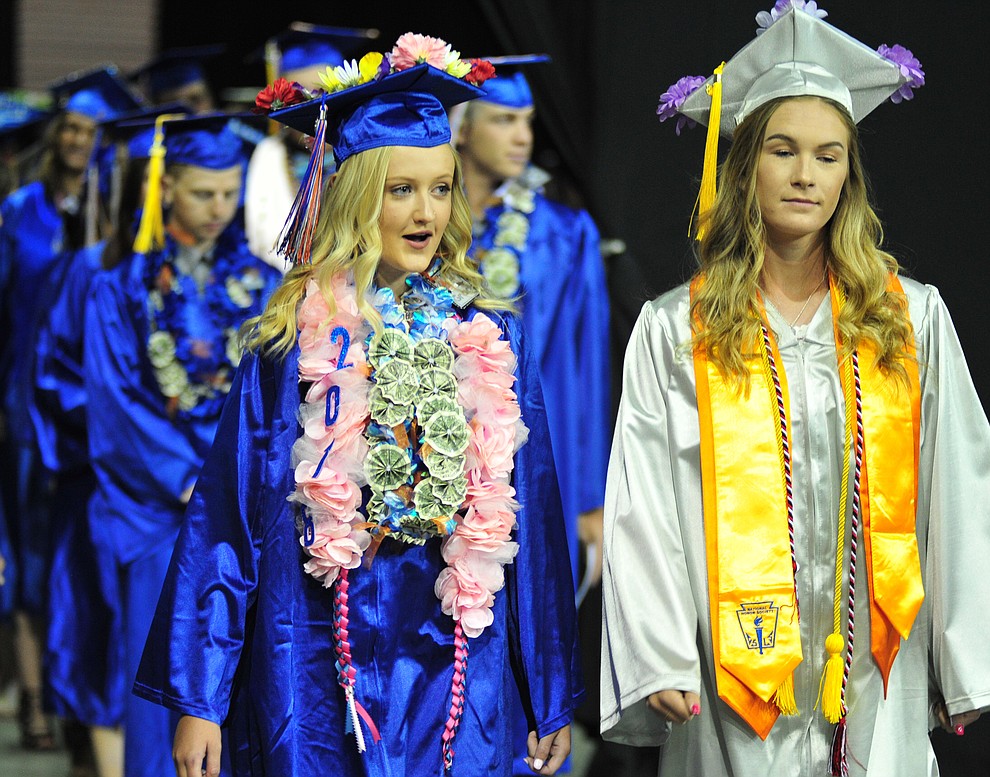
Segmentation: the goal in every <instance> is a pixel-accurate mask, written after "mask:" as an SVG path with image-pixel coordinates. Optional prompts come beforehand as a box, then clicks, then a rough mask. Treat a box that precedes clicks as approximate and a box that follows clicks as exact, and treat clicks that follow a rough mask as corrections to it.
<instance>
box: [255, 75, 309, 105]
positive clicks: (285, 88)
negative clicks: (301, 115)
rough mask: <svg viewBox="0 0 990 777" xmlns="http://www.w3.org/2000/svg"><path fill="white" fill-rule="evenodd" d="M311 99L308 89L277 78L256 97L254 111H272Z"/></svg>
mask: <svg viewBox="0 0 990 777" xmlns="http://www.w3.org/2000/svg"><path fill="white" fill-rule="evenodd" d="M308 99H310V98H309V95H307V94H306V91H305V90H304V89H303V88H302V87H301V86H300V85H299V84H297V83H295V82H292V83H290V82H289V81H286V80H285V79H284V78H277V79H275V83H273V84H272V85H271V86H266V87H265V88H264V89H262V90H261V91H260V92H258V96H257V97H255V98H254V106H255V107H254V108H253V109H252V110H253V111H254V113H270V112H271V111H277V110H278V109H279V108H287V107H288V106H290V105H296V104H297V103H301V102H305V101H306V100H308Z"/></svg>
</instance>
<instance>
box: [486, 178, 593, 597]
mask: <svg viewBox="0 0 990 777" xmlns="http://www.w3.org/2000/svg"><path fill="white" fill-rule="evenodd" d="M534 204H535V208H534V210H533V212H532V213H531V214H528V217H529V233H528V236H527V239H526V247H525V248H524V249H523V250H522V251H521V256H520V260H519V279H520V293H521V295H522V300H521V302H520V307H521V308H522V318H523V325H524V326H525V329H526V336H527V338H528V342H529V343H530V347H531V348H532V350H533V353H534V355H535V356H536V359H537V363H538V364H539V370H540V379H541V380H542V381H543V391H544V395H545V396H546V405H547V421H548V423H549V425H550V436H551V438H552V439H553V457H554V462H555V463H556V465H557V477H558V478H559V480H560V491H561V499H562V501H563V505H564V517H565V520H566V522H567V537H568V544H569V547H570V549H571V558H572V562H571V563H572V570H573V573H574V575H575V579H576V575H577V555H578V553H577V551H578V539H577V516H578V515H579V514H580V513H583V512H585V511H587V510H593V509H595V508H596V507H601V506H602V504H604V502H605V472H606V470H607V468H608V454H609V448H610V446H611V442H612V407H611V401H610V398H609V393H610V392H609V387H610V384H611V378H610V374H609V305H608V288H607V287H606V284H605V269H604V266H603V264H602V257H601V252H600V251H599V247H598V244H599V236H598V229H597V227H596V226H595V223H594V221H592V219H591V216H590V215H589V214H588V212H587V211H584V210H575V209H573V208H569V207H567V206H566V205H562V204H560V203H557V202H553V201H552V200H548V199H547V198H546V197H544V196H543V195H542V194H539V193H537V194H535V195H534ZM505 209H506V206H505V205H504V204H499V205H494V206H492V207H491V208H489V209H488V211H487V212H486V214H485V222H486V224H487V225H488V226H487V229H486V230H485V232H484V234H483V235H481V236H480V238H479V239H478V241H477V242H476V243H475V245H476V246H477V247H480V248H483V249H486V250H487V249H490V248H491V247H492V244H493V242H494V238H495V233H496V231H497V230H496V227H495V225H496V222H497V221H498V217H499V215H500V214H501V213H502V212H504V211H505Z"/></svg>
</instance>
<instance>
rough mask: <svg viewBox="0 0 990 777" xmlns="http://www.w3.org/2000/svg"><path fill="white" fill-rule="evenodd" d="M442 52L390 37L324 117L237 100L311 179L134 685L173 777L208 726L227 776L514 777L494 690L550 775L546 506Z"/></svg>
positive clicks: (572, 686) (569, 612) (450, 64)
mask: <svg viewBox="0 0 990 777" xmlns="http://www.w3.org/2000/svg"><path fill="white" fill-rule="evenodd" d="M457 56H458V55H457V54H456V52H451V51H450V47H449V46H447V45H446V44H444V43H443V42H442V41H438V40H436V39H434V38H427V37H424V36H418V35H412V34H409V35H405V36H403V37H402V38H400V39H399V41H398V43H397V44H396V46H395V48H394V49H393V50H392V51H391V52H390V53H389V54H387V55H384V56H383V55H381V54H374V53H373V54H369V55H366V56H365V57H364V58H362V60H361V61H360V63H358V62H353V63H348V64H345V65H344V66H342V67H341V68H337V69H335V70H328V72H327V73H326V75H325V85H326V86H327V88H328V92H327V94H325V95H323V96H319V97H316V98H313V99H311V100H308V101H302V102H298V99H299V97H300V95H299V94H298V93H297V91H296V90H295V89H294V87H292V86H290V85H288V84H286V83H284V82H279V81H277V82H276V83H275V84H274V85H273V86H272V87H271V88H270V89H269V90H266V92H264V93H263V94H262V95H261V96H259V101H260V103H266V104H270V103H271V102H272V100H271V99H270V98H271V97H272V96H273V95H277V97H278V99H277V101H278V102H280V103H282V104H283V105H286V106H288V107H284V108H283V109H282V110H278V111H276V112H274V113H272V116H273V117H274V118H275V119H277V120H279V121H282V122H284V123H286V124H288V125H289V126H292V127H294V128H296V129H300V130H302V131H306V132H309V133H314V134H315V143H316V151H315V152H314V157H313V159H314V160H315V161H314V162H311V165H310V170H309V174H308V176H307V178H306V180H304V182H303V186H302V188H301V191H300V194H299V196H298V197H297V199H296V203H295V205H294V210H293V212H292V214H291V215H290V220H289V222H288V224H287V225H286V228H285V231H284V233H283V239H282V243H281V246H280V248H281V249H282V250H283V251H284V252H285V253H286V254H287V255H288V256H290V257H291V258H293V259H294V261H295V262H296V266H295V267H294V268H293V269H291V270H290V271H289V273H288V274H287V275H286V276H285V278H284V279H283V284H282V286H281V288H280V289H279V290H278V291H277V292H276V293H275V294H274V295H273V296H272V298H271V300H270V302H269V304H268V306H267V308H266V310H265V311H264V313H263V314H262V315H261V316H260V317H257V318H255V319H253V320H252V321H250V322H249V323H248V325H247V326H248V331H247V345H248V348H249V354H248V356H246V357H245V360H244V362H243V363H242V365H241V368H240V370H239V373H238V377H237V380H236V382H235V386H234V388H233V390H232V391H231V393H230V400H229V402H228V405H227V407H226V410H225V414H224V419H223V422H222V423H221V428H220V431H219V432H218V435H217V442H216V443H215V445H214V447H213V450H212V453H211V455H210V457H209V461H208V463H207V464H206V466H205V468H204V471H203V474H202V476H201V477H200V479H199V481H198V484H197V488H196V492H195V493H194V495H193V497H192V499H191V501H190V507H189V511H188V513H187V522H186V527H185V529H184V531H183V533H182V535H181V537H180V539H179V542H178V545H177V548H176V551H175V555H174V558H173V564H172V566H171V569H170V570H169V576H168V580H167V582H166V584H165V588H164V592H163V595H162V599H161V602H160V604H159V608H158V611H157V614H156V616H155V622H154V625H153V627H152V630H151V634H150V636H149V640H148V646H147V649H146V651H145V655H144V661H143V664H142V667H141V671H140V672H139V676H138V682H137V684H136V686H135V690H136V692H137V693H138V694H139V695H141V696H143V697H145V698H148V699H150V700H152V701H156V702H158V703H160V704H163V705H165V706H167V707H170V708H172V709H173V710H176V711H177V712H179V713H180V714H181V715H182V718H181V719H180V721H179V724H178V728H177V730H176V735H175V747H174V757H175V763H176V769H177V773H178V774H179V775H180V777H189V776H190V775H196V776H197V777H198V775H199V774H200V773H201V770H205V772H204V773H207V774H211V775H215V774H217V773H218V771H219V766H220V753H221V746H220V745H221V724H224V725H226V726H227V727H228V744H227V746H226V747H227V749H226V751H225V752H226V753H229V755H230V759H231V762H232V771H233V773H234V774H252V775H257V774H271V775H286V774H317V773H330V772H332V773H334V774H339V775H352V774H353V775H358V774H360V775H365V774H374V775H386V774H410V775H411V774H442V773H472V774H493V775H500V774H501V775H509V774H511V764H512V758H511V755H512V749H511V732H512V730H513V727H512V721H510V720H507V719H506V718H507V716H506V715H504V713H503V711H504V709H505V708H506V706H507V700H508V698H510V695H512V694H519V696H520V697H521V698H522V700H523V705H524V709H525V710H526V712H527V716H528V720H529V723H530V727H531V730H532V734H531V736H530V743H531V746H530V757H531V759H532V761H531V763H532V768H533V770H534V772H537V773H540V774H553V773H555V772H556V770H557V768H558V767H559V766H560V764H561V763H562V762H563V760H564V759H565V758H566V756H567V754H568V751H569V746H570V745H569V742H570V734H569V721H570V719H571V717H572V716H573V710H574V707H575V706H576V704H577V703H578V702H579V701H580V696H581V691H580V686H579V680H578V679H577V674H576V666H575V663H576V661H575V655H576V653H575V613H574V605H573V588H572V584H571V578H570V566H569V560H568V554H567V549H566V545H565V540H564V533H563V523H562V520H563V519H562V516H561V507H560V496H559V491H558V488H557V481H556V476H555V475H554V471H553V466H552V457H551V456H550V448H549V436H548V432H547V428H546V419H545V417H544V413H543V402H542V396H541V393H540V388H539V381H538V377H537V372H536V368H535V365H534V364H533V363H532V362H531V361H530V359H529V356H528V355H527V352H526V349H525V346H524V344H523V341H522V337H521V332H520V329H519V325H518V322H517V320H516V318H515V316H514V313H513V311H512V310H511V308H509V307H508V306H507V305H505V304H503V303H499V302H497V301H496V300H495V299H493V298H492V296H491V295H490V294H489V292H488V289H487V288H486V286H485V285H484V283H483V282H482V279H481V276H480V275H479V274H478V272H477V270H476V268H475V266H474V264H473V263H472V262H471V260H470V259H469V258H468V254H467V251H468V247H469V245H470V214H469V211H468V206H467V203H466V200H465V198H464V194H463V191H462V182H461V172H460V165H459V162H458V160H457V155H456V153H455V152H454V150H453V148H452V147H451V146H450V143H449V140H450V128H449V125H448V123H447V116H446V112H445V111H446V108H447V107H449V106H450V105H452V104H454V103H457V102H460V101H463V100H467V99H471V98H472V97H475V96H477V95H478V94H480V90H479V89H477V88H476V87H475V86H474V85H473V84H474V83H478V82H480V81H481V80H482V79H483V77H484V74H485V71H486V69H490V66H488V68H486V65H487V63H479V62H462V61H461V60H459V59H458V58H457ZM423 58H425V60H426V61H425V62H423V61H422V59H423ZM314 127H315V130H314ZM324 137H326V138H327V140H328V142H330V144H331V146H332V148H333V151H334V156H335V159H336V162H337V172H336V173H335V175H334V176H333V178H332V179H331V180H330V181H328V185H327V186H326V188H325V191H324V192H323V194H324V196H323V198H322V202H321V201H319V198H318V197H317V194H318V193H319V191H320V180H319V178H320V175H321V172H320V171H321V170H322V164H320V162H321V157H322V146H321V144H322V142H323V139H324ZM317 211H318V214H319V215H318V217H317V216H316V213H317ZM455 752H456V759H455ZM452 770H453V771H452Z"/></svg>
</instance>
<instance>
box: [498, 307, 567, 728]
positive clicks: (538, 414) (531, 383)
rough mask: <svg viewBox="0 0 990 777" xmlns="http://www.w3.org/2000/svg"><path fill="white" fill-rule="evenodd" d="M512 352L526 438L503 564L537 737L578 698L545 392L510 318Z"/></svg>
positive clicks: (519, 670)
mask: <svg viewBox="0 0 990 777" xmlns="http://www.w3.org/2000/svg"><path fill="white" fill-rule="evenodd" d="M509 332H510V338H511V342H512V348H513V351H514V352H515V353H516V354H517V356H518V368H517V378H518V382H517V384H516V393H517V395H518V397H519V403H520V407H521V409H522V415H523V420H524V421H525V423H526V426H527V427H528V428H529V439H528V441H527V442H526V444H525V445H524V446H523V447H522V448H520V449H519V451H518V453H517V454H516V458H515V467H514V479H513V485H514V486H515V489H516V499H517V500H518V501H519V502H520V504H521V505H522V508H521V509H520V511H519V513H518V514H517V520H518V530H517V536H516V541H517V542H518V543H519V553H518V554H517V555H516V558H515V560H514V561H513V563H511V564H507V565H506V567H505V571H506V592H507V595H508V605H509V638H510V640H511V645H510V655H511V659H512V663H513V671H514V674H515V678H516V684H517V686H518V688H519V694H520V697H521V699H522V703H523V710H524V711H525V713H526V717H527V722H528V725H529V730H530V731H534V730H535V731H536V732H537V735H538V736H540V737H543V736H546V735H547V734H549V733H551V732H553V731H556V730H557V729H559V728H561V727H562V726H564V725H566V724H567V723H569V722H570V721H571V719H572V718H573V711H574V709H575V708H576V707H577V706H578V705H579V704H580V702H581V700H582V698H583V697H584V689H583V687H582V685H581V680H580V678H581V671H580V663H579V657H578V649H577V616H576V613H575V609H574V585H573V582H572V579H571V571H570V570H571V566H570V558H569V553H568V549H567V541H566V537H565V533H564V518H563V511H562V508H561V504H560V489H559V487H558V485H557V476H556V473H555V470H554V465H553V456H552V454H551V451H552V448H551V445H550V432H549V429H548V428H547V422H546V410H545V407H544V403H543V391H542V388H541V385H540V378H539V373H538V369H537V365H536V362H535V360H534V359H533V358H532V357H531V355H530V353H529V352H528V350H527V348H526V345H525V342H524V340H523V337H522V333H521V327H520V326H519V323H518V321H517V320H516V319H510V320H509Z"/></svg>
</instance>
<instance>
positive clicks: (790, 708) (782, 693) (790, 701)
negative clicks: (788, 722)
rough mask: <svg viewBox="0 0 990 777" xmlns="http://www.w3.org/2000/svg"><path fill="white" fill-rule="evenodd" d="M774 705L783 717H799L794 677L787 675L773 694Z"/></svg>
mask: <svg viewBox="0 0 990 777" xmlns="http://www.w3.org/2000/svg"><path fill="white" fill-rule="evenodd" d="M773 703H774V704H776V705H777V709H779V710H780V714H781V715H797V714H798V707H797V700H796V699H795V698H794V675H790V674H789V675H787V677H785V678H784V682H782V683H781V684H780V685H779V686H778V687H777V690H776V691H774V694H773Z"/></svg>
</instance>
